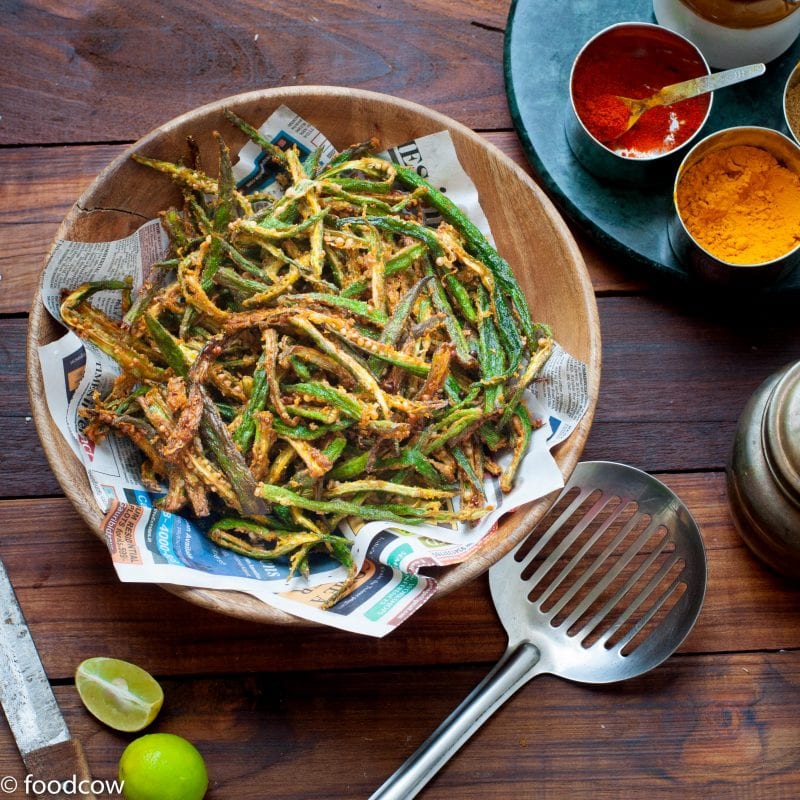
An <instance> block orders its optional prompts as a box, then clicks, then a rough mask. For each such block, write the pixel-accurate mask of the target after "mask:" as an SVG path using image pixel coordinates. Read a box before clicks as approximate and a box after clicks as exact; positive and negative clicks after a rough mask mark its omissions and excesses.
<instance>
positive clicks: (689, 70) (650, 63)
mask: <svg viewBox="0 0 800 800" xmlns="http://www.w3.org/2000/svg"><path fill="white" fill-rule="evenodd" d="M705 73H706V69H705V67H704V65H703V63H702V62H701V61H700V60H699V59H698V58H697V56H696V55H695V54H694V52H693V51H692V50H691V49H689V48H688V46H687V51H686V52H682V51H679V50H678V48H677V46H676V44H675V43H674V41H672V40H671V39H670V40H669V41H666V40H664V41H661V40H660V39H659V37H658V36H650V37H647V38H646V39H644V40H642V41H638V39H637V40H633V37H631V36H630V35H628V36H625V37H623V36H619V35H617V36H613V35H608V36H604V37H601V38H600V39H598V40H596V41H595V42H593V43H592V44H591V45H589V47H587V49H586V51H585V52H584V53H583V55H582V56H581V58H580V60H579V61H578V63H577V64H576V65H575V71H574V75H573V80H572V96H573V100H574V102H575V110H576V111H577V112H578V116H579V117H580V118H581V120H582V122H583V124H584V125H585V126H586V129H587V130H588V131H589V133H591V134H592V136H594V137H595V139H597V140H598V141H601V142H603V143H605V144H606V146H608V147H610V148H611V149H612V150H614V151H615V152H617V153H620V154H622V155H625V156H630V157H632V158H636V157H642V156H648V155H654V154H656V153H664V152H667V151H669V150H672V149H674V148H675V147H678V146H679V145H681V144H683V142H685V141H686V140H687V139H688V138H689V137H690V136H691V135H692V134H693V133H694V132H695V131H696V130H697V129H698V128H699V127H700V125H701V123H702V121H703V118H704V117H705V115H706V111H707V110H708V104H709V96H708V95H701V96H700V97H693V98H691V99H689V100H683V101H681V102H680V103H673V105H671V106H659V107H656V108H651V109H650V110H649V111H646V112H645V113H644V114H642V116H641V117H640V118H639V121H638V122H637V123H636V124H635V125H634V126H633V127H632V128H631V129H630V130H629V131H628V132H627V133H625V134H623V135H622V136H619V137H618V138H615V133H616V134H618V133H619V131H620V130H621V129H622V128H624V120H625V119H627V109H625V107H624V106H623V105H622V103H620V102H619V101H617V100H615V99H614V96H615V95H621V96H623V97H633V98H643V97H649V96H650V95H652V94H654V93H655V92H657V91H658V90H659V89H661V88H663V87H664V86H668V85H669V84H671V83H678V82H679V81H684V80H688V79H689V78H696V77H698V76H700V75H704V74H705Z"/></svg>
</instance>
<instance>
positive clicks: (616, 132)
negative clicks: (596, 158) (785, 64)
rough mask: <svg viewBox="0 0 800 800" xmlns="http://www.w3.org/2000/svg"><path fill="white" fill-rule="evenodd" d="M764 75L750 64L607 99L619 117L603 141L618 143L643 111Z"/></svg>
mask: <svg viewBox="0 0 800 800" xmlns="http://www.w3.org/2000/svg"><path fill="white" fill-rule="evenodd" d="M799 1H800V0H799ZM765 71H766V67H765V66H764V65H763V64H749V65H748V66H746V67H734V68H733V69H726V70H723V71H722V72H715V73H714V74H713V75H701V76H700V77H699V78H690V79H689V80H688V81H681V82H680V83H671V84H670V85H669V86H664V87H663V88H661V89H659V90H658V91H657V92H655V94H652V95H650V97H643V98H641V99H636V98H633V97H621V96H619V95H607V97H608V99H609V100H612V99H613V102H614V104H615V105H616V106H617V108H618V110H619V113H618V114H615V117H616V119H615V120H614V122H615V125H614V127H613V130H611V131H609V133H608V135H607V136H605V137H603V141H605V142H611V141H613V140H614V139H618V138H619V137H620V136H622V135H623V134H624V133H625V132H626V131H629V130H630V129H631V128H632V127H633V126H634V125H635V124H636V123H637V122H638V121H639V118H640V117H641V116H642V114H644V113H645V111H649V110H650V109H651V108H655V107H656V106H670V105H672V104H673V103H677V102H679V101H681V100H688V99H689V98H690V97H697V96H698V95H701V94H707V93H708V92H713V91H715V90H717V89H723V88H724V87H726V86H732V85H733V84H735V83H741V82H742V81H748V80H750V79H751V78H756V77H758V76H759V75H763V74H764V72H765ZM623 107H624V108H623Z"/></svg>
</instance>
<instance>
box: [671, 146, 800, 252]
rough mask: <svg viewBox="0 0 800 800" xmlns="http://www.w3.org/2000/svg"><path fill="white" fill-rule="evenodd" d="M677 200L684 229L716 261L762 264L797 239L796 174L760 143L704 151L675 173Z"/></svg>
mask: <svg viewBox="0 0 800 800" xmlns="http://www.w3.org/2000/svg"><path fill="white" fill-rule="evenodd" d="M677 204H678V212H679V214H680V216H681V219H682V220H683V223H684V225H686V228H687V230H688V231H689V233H691V235H692V236H693V237H694V238H695V240H696V241H697V242H698V243H699V244H700V245H701V246H702V247H704V248H705V249H706V250H708V252H709V253H711V254H712V255H714V256H716V258H718V259H720V260H721V261H728V262H730V263H732V264H762V263H764V262H765V261H772V260H773V259H776V258H780V257H781V256H783V255H785V254H786V253H788V252H789V251H790V250H792V249H794V248H795V247H796V246H797V245H798V244H800V177H799V176H798V175H797V174H796V173H795V172H792V170H790V169H788V168H787V167H785V166H783V165H782V164H781V163H780V162H779V161H778V160H777V159H776V158H775V157H774V156H773V155H772V154H771V153H769V152H768V151H766V150H764V149H762V148H760V147H752V146H750V145H735V146H733V147H728V148H725V149H723V150H716V151H714V152H712V153H709V154H708V155H707V156H705V157H704V158H702V159H701V160H700V161H698V162H697V163H696V164H693V165H692V166H691V167H690V168H689V169H687V170H686V172H685V173H684V175H683V176H682V177H681V179H680V181H679V182H678V188H677Z"/></svg>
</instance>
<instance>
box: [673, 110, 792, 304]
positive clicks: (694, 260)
mask: <svg viewBox="0 0 800 800" xmlns="http://www.w3.org/2000/svg"><path fill="white" fill-rule="evenodd" d="M735 145H751V146H753V147H760V148H762V149H763V150H766V151H768V152H770V153H772V155H773V156H775V158H777V159H778V161H780V162H781V163H782V164H783V165H784V166H786V167H788V168H789V169H791V170H792V171H793V172H795V173H797V174H798V175H800V146H798V145H797V144H796V143H795V142H793V141H792V140H791V139H790V138H789V137H788V136H785V135H784V134H782V133H780V132H779V131H776V130H773V129H771V128H759V127H755V126H740V127H735V128H727V129H725V130H722V131H717V132H716V133H712V134H711V135H710V136H707V137H706V138H705V139H703V140H702V141H700V142H698V143H697V144H696V145H695V146H694V147H693V148H692V149H691V150H690V151H689V152H688V153H687V154H686V157H685V158H684V159H683V162H682V163H681V165H680V167H679V168H678V172H677V175H676V176H675V184H674V187H673V191H672V202H673V208H674V213H673V214H672V215H671V217H670V220H669V223H668V235H669V241H670V244H671V245H672V249H673V251H674V252H675V255H676V256H677V257H678V259H679V260H680V261H681V263H682V264H683V265H684V266H685V267H686V269H687V270H688V271H689V272H690V273H691V274H692V275H694V276H696V277H698V278H701V279H702V280H705V281H708V282H711V283H714V284H717V285H720V286H728V287H731V288H757V287H763V286H768V285H770V284H772V283H775V282H776V281H778V280H780V279H781V278H784V277H786V276H787V275H788V274H789V273H790V272H792V270H794V269H795V268H796V267H797V266H798V264H800V245H798V246H797V247H795V248H794V249H793V250H790V251H789V252H788V253H785V254H784V255H782V256H780V258H775V259H773V260H772V261H763V262H760V263H756V264H735V263H732V262H730V261H724V260H722V259H720V258H717V257H716V256H715V255H713V254H712V253H710V252H709V251H708V250H706V249H705V248H704V247H703V246H702V245H700V244H699V243H698V242H697V240H696V239H695V238H694V237H693V236H692V235H691V234H690V233H689V231H688V230H687V228H686V225H685V224H684V222H683V219H682V218H681V215H680V212H679V210H678V184H679V183H680V180H681V178H682V177H683V175H684V173H685V172H686V170H687V169H689V168H690V167H691V166H692V165H694V164H696V163H697V162H698V161H700V159H702V158H703V157H704V156H706V155H708V154H709V153H712V152H714V151H716V150H724V149H727V148H729V147H733V146H735Z"/></svg>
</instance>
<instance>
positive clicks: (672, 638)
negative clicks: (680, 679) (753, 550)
mask: <svg viewBox="0 0 800 800" xmlns="http://www.w3.org/2000/svg"><path fill="white" fill-rule="evenodd" d="M489 584H490V588H491V592H492V599H493V600H494V604H495V608H496V609H497V614H498V616H499V617H500V620H501V622H502V623H503V626H504V627H505V629H506V632H507V633H508V648H507V649H506V652H505V653H504V655H503V656H502V658H501V659H500V661H499V662H498V663H497V665H496V666H495V667H494V669H493V670H492V671H491V672H490V673H489V674H488V675H487V676H486V678H484V680H483V681H482V682H481V683H479V684H478V686H476V687H475V689H474V690H473V691H472V693H471V694H470V695H469V696H468V697H467V698H466V699H465V700H464V701H463V702H462V703H461V705H459V706H458V708H456V710H455V711H453V712H452V713H451V714H450V716H449V717H448V718H447V719H446V720H445V721H444V722H443V723H442V724H441V725H440V726H439V727H438V728H437V729H436V731H434V733H433V734H432V735H431V736H430V737H429V738H428V739H427V741H425V742H424V743H423V744H422V745H421V746H420V747H419V749H418V750H417V751H416V752H415V753H414V754H413V755H412V756H411V757H410V758H409V759H408V760H407V761H406V762H405V764H403V765H402V766H401V767H400V768H399V769H398V770H397V772H395V773H394V775H392V776H391V777H390V778H389V780H388V781H386V783H384V784H383V786H382V787H381V788H380V789H378V791H377V792H375V793H374V794H373V795H372V796H371V797H370V800H411V798H413V797H416V796H417V794H418V793H419V792H420V791H421V790H422V788H423V787H424V786H425V785H426V784H427V783H428V781H430V779H431V778H432V777H433V776H434V775H435V774H436V773H437V772H438V771H439V770H440V769H441V768H442V767H443V766H444V764H445V763H447V761H449V759H450V758H451V756H453V755H454V754H455V753H456V751H457V750H458V749H459V748H460V747H461V746H462V745H463V744H464V743H465V742H466V741H467V740H468V739H469V737H470V736H472V734H473V733H475V731H477V730H478V728H479V727H480V726H481V725H482V724H483V723H484V722H485V721H486V720H487V719H488V718H489V717H490V716H491V715H492V714H493V713H494V712H495V711H496V710H497V709H498V708H499V707H500V706H501V705H502V704H503V703H504V702H505V701H506V700H508V699H509V698H510V697H511V696H512V695H513V694H514V693H515V692H516V691H517V690H518V689H521V688H522V687H523V686H524V685H525V684H526V683H527V682H528V681H529V680H530V679H531V678H533V677H534V676H535V675H539V674H541V673H551V674H553V675H558V676H560V677H562V678H569V679H570V680H576V681H583V682H586V683H610V682H612V681H619V680H623V679H624V678H632V677H634V676H636V675H640V674H641V673H643V672H646V671H647V670H649V669H652V668H653V667H655V666H657V665H658V664H660V663H661V662H662V661H664V660H665V659H666V658H667V657H668V656H670V655H671V654H672V653H673V652H674V651H675V649H676V648H677V647H678V645H679V644H680V643H681V642H682V641H683V640H684V638H685V637H686V635H687V634H688V633H689V631H690V630H691V629H692V626H693V625H694V622H695V620H696V619H697V615H698V614H699V613H700V607H701V606H702V604H703V598H704V596H705V587H706V560H705V551H704V549H703V541H702V539H701V537H700V530H699V529H698V527H697V524H696V523H695V521H694V519H693V518H692V516H691V514H690V513H689V511H688V510H687V508H686V506H684V505H683V503H682V502H681V501H680V500H679V499H678V498H677V497H676V496H675V495H674V494H673V492H672V491H671V490H670V489H668V488H667V487H666V486H664V484H663V483H661V482H659V481H657V480H656V479H655V478H653V477H651V476H650V475H647V474H646V473H644V472H641V471H639V470H637V469H634V468H633V467H627V466H624V465H622V464H615V463H612V462H608V461H595V462H584V463H581V464H578V466H577V467H576V468H575V471H574V472H573V474H572V477H571V478H570V480H569V482H568V483H567V485H566V486H565V487H564V489H563V491H562V492H561V495H560V496H559V498H558V499H557V500H556V502H555V503H554V504H553V506H552V507H551V509H550V511H549V512H548V514H546V515H545V517H544V518H543V519H542V521H541V522H540V523H539V525H538V526H537V527H536V528H535V529H534V530H533V531H532V533H531V534H529V535H528V536H527V537H526V538H525V540H523V542H522V543H521V544H519V545H518V546H517V547H516V548H515V549H514V550H512V551H511V552H510V553H509V554H508V555H507V556H505V557H504V558H502V559H501V560H500V561H498V562H497V563H496V564H495V565H494V566H493V567H492V568H491V569H490V570H489Z"/></svg>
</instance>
